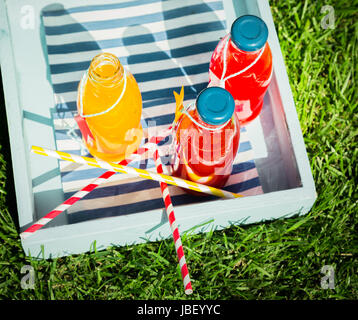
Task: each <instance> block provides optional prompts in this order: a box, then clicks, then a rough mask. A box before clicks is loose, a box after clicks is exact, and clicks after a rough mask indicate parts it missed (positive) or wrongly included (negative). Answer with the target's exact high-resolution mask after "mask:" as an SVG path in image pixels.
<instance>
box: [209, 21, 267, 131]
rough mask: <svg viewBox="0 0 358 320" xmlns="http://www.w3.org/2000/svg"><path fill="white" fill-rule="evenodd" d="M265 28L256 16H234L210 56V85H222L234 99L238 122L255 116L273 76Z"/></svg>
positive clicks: (243, 122) (250, 119)
mask: <svg viewBox="0 0 358 320" xmlns="http://www.w3.org/2000/svg"><path fill="white" fill-rule="evenodd" d="M267 37H268V29H267V26H266V24H265V22H264V21H263V20H262V19H260V18H259V17H256V16H252V15H245V16H241V17H239V18H237V19H236V20H235V21H234V23H233V24H232V26H231V32H230V34H227V35H226V36H225V37H224V38H223V39H221V40H220V42H219V43H218V45H217V47H216V49H215V50H214V53H213V55H212V57H211V61H210V67H209V79H210V80H209V86H212V85H214V86H222V87H223V88H225V89H226V90H228V91H229V92H230V93H231V95H232V96H233V97H234V99H235V111H236V113H237V116H238V118H239V121H240V124H241V125H245V124H247V123H249V122H250V121H252V120H253V119H255V118H256V117H257V116H258V115H259V113H260V111H261V109H262V105H263V98H264V95H265V93H266V90H267V88H268V86H269V84H270V81H271V76H272V55H271V50H270V47H269V44H268V42H267Z"/></svg>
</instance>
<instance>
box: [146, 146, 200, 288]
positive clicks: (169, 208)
mask: <svg viewBox="0 0 358 320" xmlns="http://www.w3.org/2000/svg"><path fill="white" fill-rule="evenodd" d="M156 143H158V142H157V141H156ZM156 143H155V144H154V143H153V144H152V146H153V158H154V162H155V167H156V169H157V172H158V173H159V174H162V173H164V171H163V165H162V162H161V159H160V156H159V152H158V147H157V144H156ZM154 147H155V149H154ZM160 189H161V191H162V196H163V200H164V204H165V210H166V213H167V216H168V220H169V224H170V229H171V231H172V235H173V241H174V245H175V250H176V252H177V256H178V260H179V267H180V272H181V275H182V280H183V284H184V292H185V294H192V293H193V288H192V286H191V281H190V276H189V271H188V266H187V264H186V260H185V255H184V249H183V244H182V242H181V239H180V234H179V229H178V225H177V222H176V219H175V215H174V207H173V204H172V200H171V197H170V194H169V188H168V185H167V184H166V183H165V182H161V183H160Z"/></svg>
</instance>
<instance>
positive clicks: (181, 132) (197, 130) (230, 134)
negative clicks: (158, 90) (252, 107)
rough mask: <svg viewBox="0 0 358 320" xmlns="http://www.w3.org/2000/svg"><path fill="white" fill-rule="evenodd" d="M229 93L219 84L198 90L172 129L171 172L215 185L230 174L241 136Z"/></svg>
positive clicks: (221, 184) (224, 180) (181, 176)
mask: <svg viewBox="0 0 358 320" xmlns="http://www.w3.org/2000/svg"><path fill="white" fill-rule="evenodd" d="M234 110H235V101H234V99H233V97H232V96H231V94H230V93H229V92H228V91H227V90H225V89H223V88H220V87H210V88H206V89H204V90H203V91H201V92H200V94H199V95H198V98H197V99H196V103H195V104H192V105H190V106H189V107H188V108H186V109H185V110H184V111H183V113H182V115H181V116H180V117H179V119H178V121H177V123H176V125H175V127H174V129H175V148H176V153H175V159H174V163H173V175H174V176H177V177H180V178H183V179H186V180H191V181H194V182H198V183H202V184H205V185H209V186H212V187H216V188H221V187H222V186H224V185H225V183H226V181H227V179H228V178H229V176H230V174H231V171H232V165H233V161H234V159H235V156H236V153H237V150H238V147H239V138H240V125H239V121H238V119H237V116H236V113H235V112H234Z"/></svg>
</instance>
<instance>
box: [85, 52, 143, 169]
mask: <svg viewBox="0 0 358 320" xmlns="http://www.w3.org/2000/svg"><path fill="white" fill-rule="evenodd" d="M103 55H109V54H103ZM110 56H112V55H110ZM113 57H114V56H113ZM113 57H110V58H111V59H112V58H113ZM115 58H116V57H115ZM95 59H96V57H95V58H94V59H93V60H92V63H91V67H90V70H89V76H88V79H87V81H86V84H85V85H84V89H83V100H82V103H83V114H84V115H90V114H95V113H99V112H102V111H105V110H107V109H108V108H109V107H111V106H112V105H113V104H114V103H115V102H116V101H117V99H118V97H119V96H120V95H121V92H122V90H123V86H124V76H123V67H122V66H121V65H120V63H119V60H118V59H117V58H116V59H117V60H118V63H117V64H113V63H106V61H104V62H103V61H102V62H100V63H98V64H95V65H93V61H94V60H95ZM91 68H92V69H91ZM126 73H127V84H126V89H125V92H124V95H123V97H122V99H121V100H120V101H119V103H117V104H116V105H115V106H114V108H112V109H111V110H110V111H109V112H106V113H104V114H102V115H98V116H94V117H86V121H87V124H88V127H89V129H90V130H91V133H92V135H93V138H94V141H93V142H92V143H91V145H90V144H89V143H86V146H87V148H88V150H89V152H90V153H91V154H92V155H93V156H95V157H98V158H100V159H103V160H106V161H110V162H118V161H121V160H123V159H124V158H127V157H128V156H129V155H130V154H131V153H133V152H134V151H135V150H136V149H137V148H138V146H139V144H140V142H141V139H142V136H143V131H142V126H141V124H140V119H141V113H142V97H141V94H140V91H139V88H138V84H137V82H136V80H135V79H134V77H133V75H132V74H130V73H129V72H128V71H127V72H126Z"/></svg>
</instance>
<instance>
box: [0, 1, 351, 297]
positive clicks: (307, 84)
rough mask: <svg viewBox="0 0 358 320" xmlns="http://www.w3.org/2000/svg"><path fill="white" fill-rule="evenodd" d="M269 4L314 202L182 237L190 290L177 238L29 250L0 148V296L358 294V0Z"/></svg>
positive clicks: (308, 295)
mask: <svg viewBox="0 0 358 320" xmlns="http://www.w3.org/2000/svg"><path fill="white" fill-rule="evenodd" d="M270 4H271V9H272V13H273V17H274V22H275V25H276V29H277V32H278V36H279V39H280V44H281V48H282V52H283V55H284V58H285V62H286V67H287V70H288V74H289V78H290V84H291V88H292V90H293V95H294V100H295V102H296V108H297V113H298V116H299V120H300V123H301V128H302V131H303V135H304V139H305V143H306V147H307V152H308V157H309V159H310V163H311V169H312V173H313V177H314V180H315V183H316V188H317V193H318V198H317V201H316V203H315V205H314V207H313V209H312V210H311V212H310V213H309V214H307V215H305V216H302V217H297V216H296V217H293V218H289V219H282V220H276V221H273V222H269V223H262V224H255V225H249V226H233V227H231V228H229V229H226V230H224V231H215V232H208V233H205V234H199V235H194V234H185V235H183V237H182V240H183V243H184V247H185V248H184V249H185V252H186V258H187V261H188V264H189V270H190V274H191V278H192V283H193V287H194V294H193V295H192V296H190V297H186V296H185V295H184V294H183V288H182V283H181V277H180V273H179V269H178V266H177V260H176V256H175V251H174V245H173V242H172V239H168V240H166V241H162V242H155V243H148V244H140V245H135V246H131V247H120V248H109V249H108V250H105V251H99V252H97V251H96V250H94V251H93V252H92V253H87V254H81V255H76V256H70V257H65V258H58V259H54V260H48V261H46V260H39V261H35V260H31V259H30V258H26V257H25V255H24V253H23V251H22V248H21V244H20V241H19V236H18V233H17V231H16V228H15V224H14V223H13V221H12V219H11V218H10V213H9V210H10V209H8V207H7V203H6V201H5V200H6V199H9V198H7V195H6V193H5V191H4V190H5V186H6V184H8V183H10V182H9V179H8V178H7V176H6V172H7V170H8V168H9V167H10V163H6V162H5V160H4V157H3V156H2V154H0V164H1V170H0V209H1V215H0V298H6V299H148V298H151V299H192V298H194V299H327V298H333V299H357V297H358V259H357V258H358V237H357V230H358V223H357V218H358V215H357V186H356V183H355V181H357V180H358V177H357V153H358V151H357V150H358V148H357V134H358V129H357V101H358V96H357V92H358V90H357V83H356V81H357V79H356V78H357V57H358V53H357V44H358V43H357V38H358V23H357V21H358V20H357V18H358V15H357V7H358V3H357V1H355V2H353V1H352V2H351V3H350V4H349V3H348V1H343V0H340V1H328V0H324V1H314V2H311V1H294V0H288V1H278V0H277V1H271V2H270ZM325 4H331V5H332V6H333V7H334V9H335V18H336V20H335V28H334V29H326V30H325V29H323V28H321V26H320V22H321V19H322V18H323V16H324V14H322V13H321V12H320V10H321V7H322V6H323V5H325ZM354 8H355V9H354ZM5 151H6V150H5V149H4V148H2V149H0V152H3V153H4V154H5ZM26 264H31V265H32V266H33V267H34V269H35V272H36V277H37V278H36V285H35V289H34V290H31V289H29V290H23V289H21V287H20V279H21V277H22V276H23V275H22V274H21V273H20V270H21V267H22V266H23V265H26ZM324 265H331V266H333V268H334V270H335V289H326V290H324V289H322V288H321V286H320V280H321V277H322V276H323V274H321V272H320V270H321V268H322V266H324Z"/></svg>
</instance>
